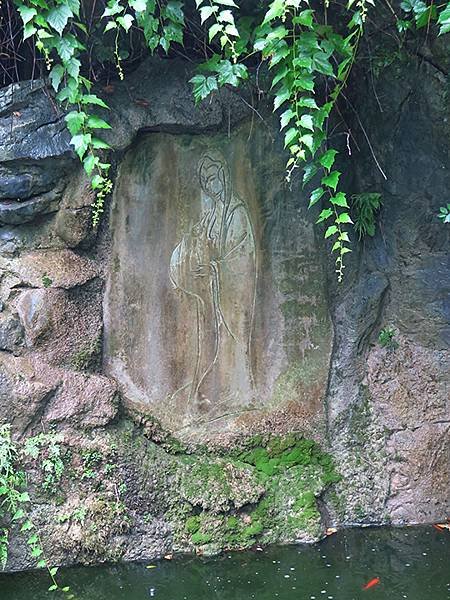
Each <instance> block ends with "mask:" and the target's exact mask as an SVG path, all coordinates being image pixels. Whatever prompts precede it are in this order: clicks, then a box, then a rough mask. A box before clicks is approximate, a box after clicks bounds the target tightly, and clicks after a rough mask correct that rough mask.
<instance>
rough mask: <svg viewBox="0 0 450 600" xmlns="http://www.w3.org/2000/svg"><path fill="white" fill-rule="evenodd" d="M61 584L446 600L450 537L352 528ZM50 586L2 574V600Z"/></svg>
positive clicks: (93, 570)
mask: <svg viewBox="0 0 450 600" xmlns="http://www.w3.org/2000/svg"><path fill="white" fill-rule="evenodd" d="M149 566H151V568H147V567H149ZM376 577H379V578H380V582H379V584H377V585H376V586H374V587H372V588H370V589H368V590H366V591H364V590H363V589H362V587H363V585H364V584H366V583H367V582H368V581H370V580H371V579H374V578H376ZM60 581H61V583H63V584H64V585H70V586H71V588H72V591H73V592H75V593H76V598H77V600H147V599H148V598H155V599H160V600H247V599H248V600H251V599H253V598H255V599H257V600H269V599H271V600H275V599H276V600H325V599H326V600H360V599H367V600H370V599H373V600H397V599H398V600H403V599H404V598H407V599H408V600H447V599H450V532H447V531H444V532H438V531H437V530H435V529H433V528H432V527H414V528H405V529H360V530H347V531H341V532H339V533H337V534H335V535H333V536H330V537H329V538H327V539H326V540H324V541H323V542H322V543H321V544H319V545H316V546H287V547H274V548H268V549H265V550H263V551H257V550H255V551H246V552H241V553H238V552H236V553H227V554H224V555H223V556H219V557H215V558H199V557H192V556H190V557H186V556H182V557H176V558H174V559H173V560H162V561H156V562H153V563H145V564H127V565H110V566H99V567H90V568H86V567H76V568H70V569H61V571H60ZM48 585H49V583H48V579H47V577H46V575H45V574H44V573H41V572H29V573H20V574H10V575H0V600H49V599H53V600H56V597H57V596H55V594H54V593H51V592H47V591H46V590H47V588H48Z"/></svg>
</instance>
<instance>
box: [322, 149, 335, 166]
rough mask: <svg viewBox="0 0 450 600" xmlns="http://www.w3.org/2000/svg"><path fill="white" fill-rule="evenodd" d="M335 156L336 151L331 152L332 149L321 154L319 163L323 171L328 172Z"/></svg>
mask: <svg viewBox="0 0 450 600" xmlns="http://www.w3.org/2000/svg"><path fill="white" fill-rule="evenodd" d="M336 154H337V150H333V149H332V148H330V150H327V151H326V152H325V154H322V156H321V157H320V158H319V162H320V164H321V165H322V167H325V169H328V170H330V169H331V167H332V166H333V164H334V158H335V156H336Z"/></svg>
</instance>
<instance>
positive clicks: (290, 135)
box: [284, 127, 298, 148]
mask: <svg viewBox="0 0 450 600" xmlns="http://www.w3.org/2000/svg"><path fill="white" fill-rule="evenodd" d="M297 136H298V130H297V128H296V127H291V128H290V129H288V130H287V132H286V135H285V136H284V147H285V148H286V147H287V146H289V145H290V144H292V142H293V141H294V140H295V139H296V137H297Z"/></svg>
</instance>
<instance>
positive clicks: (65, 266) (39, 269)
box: [0, 250, 98, 289]
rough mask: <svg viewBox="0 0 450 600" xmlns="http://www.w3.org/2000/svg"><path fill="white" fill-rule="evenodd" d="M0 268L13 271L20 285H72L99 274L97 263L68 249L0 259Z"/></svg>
mask: <svg viewBox="0 0 450 600" xmlns="http://www.w3.org/2000/svg"><path fill="white" fill-rule="evenodd" d="M0 268H2V269H5V270H9V271H12V272H13V273H15V274H16V276H17V277H18V278H19V279H20V281H21V285H23V286H32V287H44V288H46V287H51V288H65V289H68V288H71V287H74V286H76V285H83V284H84V283H86V282H87V281H90V280H91V279H94V277H97V276H98V266H97V265H96V264H95V263H94V262H93V261H91V260H90V259H88V258H86V257H83V256H80V255H78V254H75V253H74V252H72V251H71V250H43V251H40V252H29V253H26V254H23V255H22V256H21V257H20V258H18V259H13V260H6V259H0Z"/></svg>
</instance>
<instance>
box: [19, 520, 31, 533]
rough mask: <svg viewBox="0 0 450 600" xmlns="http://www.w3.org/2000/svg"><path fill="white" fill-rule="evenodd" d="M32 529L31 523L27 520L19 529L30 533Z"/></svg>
mask: <svg viewBox="0 0 450 600" xmlns="http://www.w3.org/2000/svg"><path fill="white" fill-rule="evenodd" d="M33 528H34V525H33V523H32V522H31V521H30V520H29V519H28V520H27V521H25V523H24V524H23V525H22V527H21V528H20V531H22V532H23V531H30V530H31V529H33Z"/></svg>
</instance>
